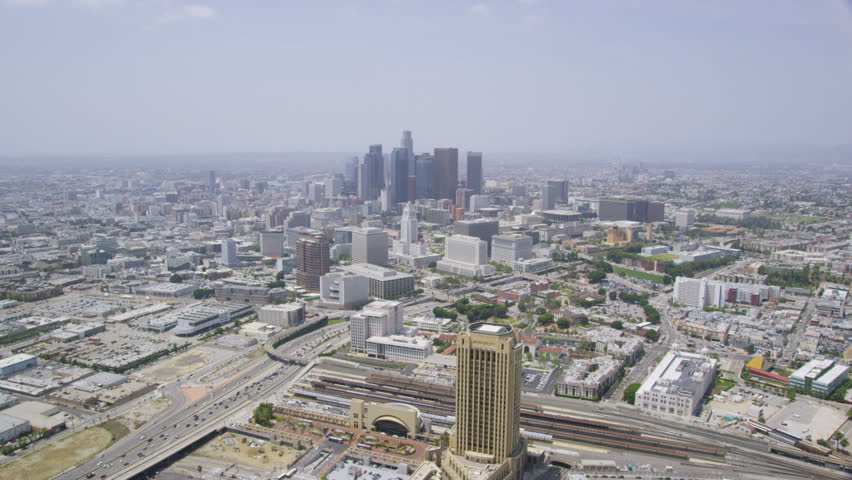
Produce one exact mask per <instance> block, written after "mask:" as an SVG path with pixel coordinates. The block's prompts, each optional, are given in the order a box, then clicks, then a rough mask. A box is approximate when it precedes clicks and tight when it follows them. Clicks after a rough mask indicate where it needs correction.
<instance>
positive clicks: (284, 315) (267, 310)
mask: <svg viewBox="0 0 852 480" xmlns="http://www.w3.org/2000/svg"><path fill="white" fill-rule="evenodd" d="M257 320H258V321H259V322H263V323H267V324H270V325H277V326H279V327H293V326H296V325H301V324H302V323H304V322H305V304H304V303H299V302H294V303H284V304H281V305H266V306H265V307H263V308H261V309H260V310H258V311H257Z"/></svg>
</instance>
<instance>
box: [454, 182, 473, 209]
mask: <svg viewBox="0 0 852 480" xmlns="http://www.w3.org/2000/svg"><path fill="white" fill-rule="evenodd" d="M471 195H473V190H471V189H469V188H464V187H459V188H458V189H457V190H456V206H457V207H459V208H463V209H465V210H468V211H469V210H470V196H471Z"/></svg>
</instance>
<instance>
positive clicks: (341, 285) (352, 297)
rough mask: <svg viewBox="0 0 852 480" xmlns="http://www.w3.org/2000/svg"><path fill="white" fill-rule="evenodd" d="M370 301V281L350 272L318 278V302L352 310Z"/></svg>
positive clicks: (329, 274) (334, 273) (335, 273)
mask: <svg viewBox="0 0 852 480" xmlns="http://www.w3.org/2000/svg"><path fill="white" fill-rule="evenodd" d="M369 299H370V280H369V279H368V278H367V277H365V276H363V275H358V274H356V273H352V272H346V271H344V272H331V273H326V274H325V275H323V276H322V278H320V301H321V302H322V303H324V304H327V305H334V306H336V307H338V308H344V309H348V308H354V307H356V306H358V305H363V304H366V303H367V302H368V301H369Z"/></svg>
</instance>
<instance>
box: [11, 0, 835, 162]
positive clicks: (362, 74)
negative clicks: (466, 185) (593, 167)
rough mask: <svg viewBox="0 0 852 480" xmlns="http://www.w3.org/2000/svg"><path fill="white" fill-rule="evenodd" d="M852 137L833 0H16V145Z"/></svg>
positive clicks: (509, 146)
mask: <svg viewBox="0 0 852 480" xmlns="http://www.w3.org/2000/svg"><path fill="white" fill-rule="evenodd" d="M402 129H411V130H413V131H414V140H415V148H416V149H417V150H418V151H423V150H428V149H431V148H432V147H434V146H458V147H460V148H462V149H465V150H467V149H471V150H483V151H485V152H489V151H490V152H497V151H503V152H506V151H532V152H562V151H569V150H575V149H582V148H600V149H604V150H607V149H609V150H616V151H617V150H619V149H624V148H644V147H667V146H669V145H675V146H687V147H698V148H701V147H706V146H731V145H733V146H738V145H749V146H754V145H788V144H808V145H830V144H850V143H852V8H850V4H849V3H848V2H844V1H840V0H838V1H830V0H825V1H823V0H809V1H802V0H790V1H787V0H766V1H757V0H755V1H750V0H728V1H721V0H720V1H712V0H705V1H697V0H696V1H692V0H668V1H652V0H633V1H628V0H624V1H607V0H589V1H568V0H564V1H560V0H522V1H518V0H491V1H488V0H484V1H473V2H467V1H464V0H360V1H352V2H346V1H342V0H305V1H284V0H197V1H195V0H194V1H190V2H182V1H178V0H0V153H89V152H92V153H132V154H138V153H181V152H226V151H256V152H261V151H364V150H366V147H367V145H368V144H370V143H384V144H385V145H386V146H388V147H389V146H392V145H395V144H396V143H397V142H398V141H399V137H400V131H401V130H402Z"/></svg>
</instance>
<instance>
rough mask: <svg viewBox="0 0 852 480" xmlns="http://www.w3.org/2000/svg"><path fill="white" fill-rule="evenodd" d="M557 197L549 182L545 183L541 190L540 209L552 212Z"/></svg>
mask: <svg viewBox="0 0 852 480" xmlns="http://www.w3.org/2000/svg"><path fill="white" fill-rule="evenodd" d="M557 195H558V192H557V191H556V188H555V187H554V186H553V185H552V184H551V183H550V182H545V184H544V186H543V187H542V189H541V209H542V210H553V207H555V206H556V196H557Z"/></svg>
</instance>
